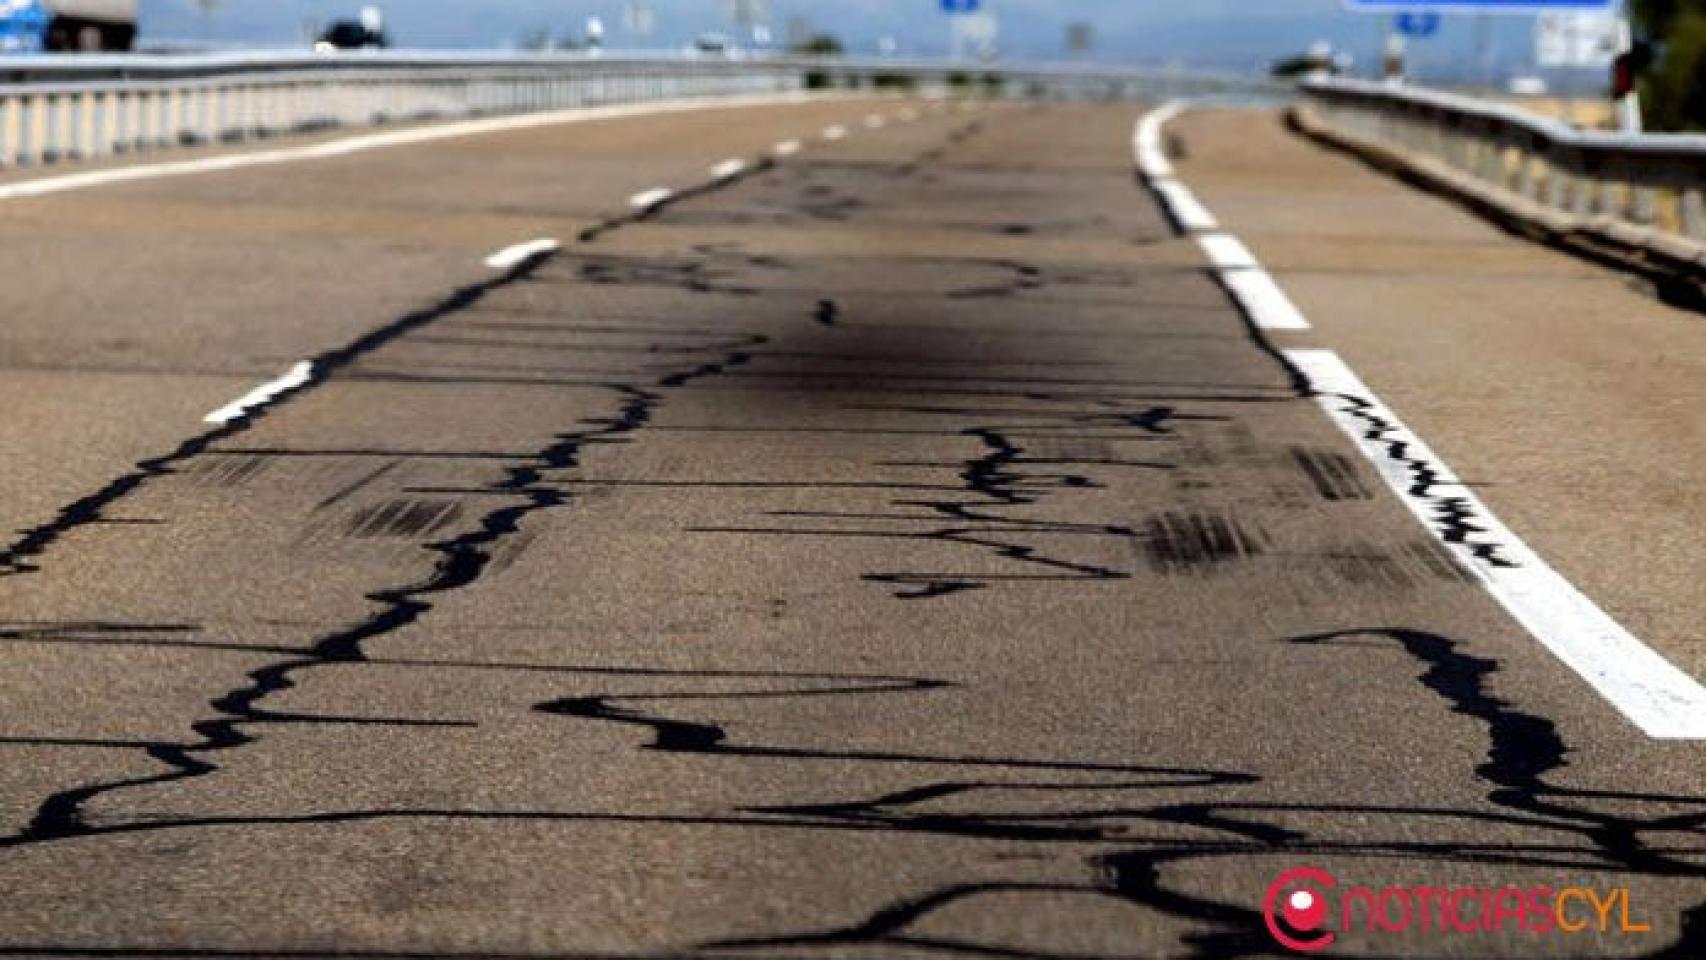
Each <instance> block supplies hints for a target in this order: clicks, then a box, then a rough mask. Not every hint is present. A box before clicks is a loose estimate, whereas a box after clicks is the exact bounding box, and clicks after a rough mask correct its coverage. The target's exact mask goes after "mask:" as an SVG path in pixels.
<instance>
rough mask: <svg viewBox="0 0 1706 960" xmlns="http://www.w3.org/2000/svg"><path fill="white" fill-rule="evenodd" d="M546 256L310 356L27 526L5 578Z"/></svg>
mask: <svg viewBox="0 0 1706 960" xmlns="http://www.w3.org/2000/svg"><path fill="white" fill-rule="evenodd" d="M544 260H545V256H544V255H540V256H534V257H529V258H528V259H527V260H525V261H523V262H521V263H519V264H517V265H516V266H515V267H514V268H512V269H510V270H508V271H506V272H505V273H503V274H502V275H500V276H497V277H494V278H493V279H491V280H487V281H485V282H483V283H477V284H474V285H472V286H468V287H464V288H462V289H460V290H457V291H456V292H455V293H453V294H451V295H450V296H449V297H447V298H445V299H444V300H442V301H440V302H438V303H436V304H434V305H433V306H431V307H428V308H426V309H424V310H419V311H416V312H414V313H410V314H408V315H406V316H403V317H401V318H399V319H397V320H394V321H392V322H391V323H388V324H386V325H385V326H383V327H380V328H378V329H377V330H374V331H372V332H370V333H367V334H365V335H363V336H361V337H360V338H358V339H356V340H354V341H352V342H351V343H348V344H346V345H344V346H342V347H339V348H337V349H335V350H329V351H327V352H325V353H322V354H320V355H319V356H317V357H314V358H313V359H312V360H311V361H309V362H310V364H311V366H312V373H311V374H310V375H309V378H308V379H307V381H305V382H304V383H303V384H302V385H301V386H298V387H294V388H292V389H290V390H286V391H283V392H281V393H279V394H278V395H277V396H276V397H274V398H272V399H271V400H269V401H267V402H266V403H264V404H259V405H256V406H255V407H253V408H250V409H249V410H247V411H246V412H245V413H244V414H243V416H241V417H238V418H236V419H233V420H231V421H229V422H227V423H224V424H221V425H220V426H218V427H215V428H213V429H211V430H208V431H206V432H204V433H201V434H198V435H196V436H194V437H191V438H189V439H188V440H185V441H184V442H182V443H180V444H178V446H177V447H176V448H174V449H173V450H172V451H171V452H169V453H166V454H163V455H161V456H158V457H150V458H148V459H146V460H141V461H138V462H137V463H136V466H135V467H134V469H132V470H130V471H129V472H127V473H124V474H122V475H120V476H118V477H116V478H114V479H113V480H112V481H110V482H108V483H107V484H106V485H105V486H103V487H102V488H101V489H99V490H97V491H95V492H94V493H91V494H89V495H88V496H86V497H83V498H82V499H79V500H77V501H75V502H74V503H71V504H69V505H68V506H65V507H63V508H61V509H60V511H59V513H58V515H57V516H55V517H54V518H53V519H52V520H51V521H49V522H47V523H44V524H42V525H40V526H37V527H34V528H32V529H29V530H26V531H24V532H23V534H22V536H21V537H20V538H19V539H17V540H15V541H13V542H12V543H10V544H8V545H7V546H6V547H5V548H3V549H0V578H4V577H7V576H13V575H16V574H21V573H31V572H34V571H35V570H37V569H38V567H37V566H36V564H35V562H34V561H35V560H37V559H38V558H39V557H40V556H41V555H42V553H44V552H45V551H46V550H48V549H49V548H50V547H52V546H53V545H54V544H55V543H56V542H58V541H59V540H61V539H63V538H64V537H65V535H66V534H68V533H70V532H71V531H73V530H76V529H77V528H79V527H83V526H87V525H90V524H94V523H100V522H104V521H105V520H106V519H107V518H106V515H105V511H107V510H108V509H110V508H111V507H112V506H113V505H114V504H116V503H118V502H119V501H121V500H123V499H124V498H125V497H128V496H129V495H131V494H132V493H135V492H136V491H137V490H138V489H140V488H141V487H143V486H144V485H146V484H147V483H148V482H149V481H151V480H156V479H159V478H161V477H165V476H171V475H173V474H176V473H178V472H180V471H181V470H182V469H183V468H184V466H185V465H186V464H187V463H189V462H190V461H192V460H194V459H195V458H197V457H199V456H201V455H203V454H205V453H207V452H208V451H210V450H212V449H213V447H214V446H215V445H216V444H218V443H220V442H221V441H224V440H228V439H230V438H232V437H235V436H237V435H238V434H241V433H243V432H245V431H247V430H248V429H249V428H250V427H251V426H253V425H254V424H255V423H256V422H257V421H258V420H260V419H261V418H263V417H265V416H266V415H267V414H268V413H269V412H271V411H273V410H275V409H277V408H278V407H280V406H282V405H284V404H286V403H288V402H290V401H291V400H292V399H294V398H295V397H298V396H300V395H302V394H304V393H306V392H308V391H310V390H313V389H314V388H316V387H318V386H320V385H322V384H324V383H325V382H326V381H327V380H329V379H331V377H332V376H333V375H335V374H337V373H338V372H339V371H341V370H344V369H345V368H347V367H349V366H350V365H352V364H354V363H355V362H356V361H358V360H360V359H362V358H363V357H365V356H367V355H369V354H371V353H373V352H374V351H376V350H378V349H379V348H381V347H383V346H385V345H386V344H388V343H391V342H392V341H394V340H396V339H397V338H399V337H401V336H403V335H405V334H407V333H410V332H412V331H415V330H418V329H420V328H421V327H424V326H426V325H428V324H431V323H433V322H434V321H437V320H439V319H440V318H442V317H445V316H449V315H451V314H455V313H459V312H462V311H464V310H468V309H470V308H472V307H473V306H475V305H476V304H478V303H479V302H480V301H482V300H484V299H485V298H486V297H487V296H488V295H490V294H491V293H492V292H494V291H496V290H499V289H502V288H504V287H507V286H510V285H511V284H514V283H517V282H520V281H524V280H526V279H528V278H529V277H531V276H532V275H533V274H534V272H535V271H537V270H538V268H539V265H540V264H541V263H543V262H544Z"/></svg>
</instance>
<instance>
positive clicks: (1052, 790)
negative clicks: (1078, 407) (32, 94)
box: [582, 628, 1706, 960]
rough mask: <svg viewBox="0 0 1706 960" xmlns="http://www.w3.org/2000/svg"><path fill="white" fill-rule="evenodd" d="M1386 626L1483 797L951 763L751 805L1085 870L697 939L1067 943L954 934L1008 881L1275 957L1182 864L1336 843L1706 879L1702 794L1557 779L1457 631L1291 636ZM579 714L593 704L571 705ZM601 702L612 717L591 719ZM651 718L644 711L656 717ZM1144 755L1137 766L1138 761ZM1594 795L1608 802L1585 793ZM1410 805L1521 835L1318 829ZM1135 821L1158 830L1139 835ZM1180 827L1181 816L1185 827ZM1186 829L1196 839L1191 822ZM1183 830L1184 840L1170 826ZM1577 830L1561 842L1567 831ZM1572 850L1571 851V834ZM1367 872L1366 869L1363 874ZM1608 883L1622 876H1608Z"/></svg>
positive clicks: (1676, 956) (1425, 861) (1420, 862)
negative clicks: (1019, 774) (934, 771)
mask: <svg viewBox="0 0 1706 960" xmlns="http://www.w3.org/2000/svg"><path fill="white" fill-rule="evenodd" d="M1365 639H1373V640H1377V641H1378V640H1385V641H1389V642H1390V643H1391V644H1392V646H1393V647H1395V648H1396V649H1398V650H1399V651H1401V652H1402V653H1404V654H1406V655H1407V656H1409V657H1411V658H1412V659H1414V660H1415V661H1416V662H1417V663H1418V664H1420V665H1421V667H1422V672H1421V673H1420V674H1419V676H1418V681H1419V683H1420V684H1421V686H1422V687H1423V688H1424V689H1426V690H1428V691H1430V692H1431V693H1433V694H1434V695H1436V696H1437V697H1439V698H1440V700H1441V701H1442V702H1443V703H1444V705H1445V706H1446V708H1447V709H1449V710H1450V712H1452V713H1454V714H1457V715H1459V716H1462V717H1465V718H1468V719H1470V720H1472V721H1474V722H1475V723H1476V724H1478V725H1479V726H1480V728H1481V729H1482V730H1483V731H1484V734H1485V743H1486V746H1485V751H1484V753H1483V755H1482V760H1481V762H1480V763H1479V764H1478V765H1477V766H1476V767H1475V769H1474V771H1473V772H1474V775H1475V777H1476V778H1477V779H1478V780H1479V781H1480V782H1481V783H1483V784H1485V785H1486V793H1485V801H1486V803H1485V804H1484V805H1481V804H1469V805H1464V806H1460V807H1452V806H1421V805H1417V806H1414V807H1406V806H1400V805H1392V806H1378V805H1356V804H1348V803H1347V804H1333V803H1318V804H1306V803H1296V802H1283V801H1274V802H1265V801H1250V800H1243V799H1240V798H1239V797H1237V796H1236V793H1235V791H1237V790H1238V789H1240V788H1243V787H1247V786H1252V785H1255V784H1258V783H1260V782H1261V780H1260V778H1258V777H1255V776H1253V775H1250V774H1245V773H1236V772H1228V771H1209V770H1189V769H1168V768H1154V769H1151V770H1149V771H1147V772H1146V774H1145V775H1143V776H1140V777H1130V776H1128V777H1125V778H1112V777H1110V778H1108V779H1105V780H1100V781H1098V780H1096V779H1093V778H1088V777H1086V778H1081V779H1075V780H1063V779H1051V780H1048V781H1035V780H1023V779H1016V778H1013V777H1012V776H1009V777H1007V778H1005V779H987V780H976V781H966V780H951V781H930V782H925V783H920V784H917V785H914V786H911V787H908V788H905V789H901V790H891V791H888V792H885V793H883V794H880V795H877V796H874V797H869V798H864V799H852V800H826V801H822V802H818V803H811V804H790V805H786V806H777V807H760V808H753V809H754V810H756V811H757V812H761V813H770V814H773V815H775V816H777V817H779V818H790V819H791V818H800V817H803V818H807V819H808V820H812V819H816V820H820V821H823V822H826V823H834V824H859V825H862V826H880V827H881V828H883V829H886V830H891V831H895V832H901V833H926V834H933V835H938V836H943V837H977V838H989V839H999V840H1004V841H1007V842H1010V843H1013V844H1018V845H1029V846H1033V847H1036V848H1038V849H1041V850H1056V848H1061V849H1062V850H1063V851H1074V850H1077V851H1082V854H1083V856H1084V857H1085V859H1086V863H1087V864H1088V865H1089V866H1090V867H1091V868H1092V869H1091V870H1090V873H1091V877H1090V878H1089V879H1086V880H1082V881H1070V882H1062V881H1046V880H1036V879H1026V878H1024V877H1023V876H1020V875H1018V874H1017V872H1015V875H1014V876H1012V877H1008V878H1002V877H995V878H983V879H979V880H976V881H962V882H956V883H948V884H943V885H940V886H935V887H932V888H929V889H925V890H922V891H920V892H917V893H914V894H912V895H909V896H905V897H902V898H899V899H895V900H891V901H889V902H887V903H884V904H882V905H881V906H879V907H877V908H875V909H873V910H868V911H866V910H860V909H858V908H850V909H849V911H848V912H849V913H853V914H855V916H854V918H853V919H850V920H848V921H846V922H843V923H839V924H835V925H831V926H825V927H820V928H816V929H806V930H801V931H798V932H794V933H787V934H770V935H763V936H749V937H741V938H735V939H725V940H718V941H715V942H711V943H707V944H703V945H702V946H703V947H705V948H709V949H714V950H725V949H763V950H786V949H795V950H798V949H807V950H811V949H813V948H815V949H817V950H827V951H829V952H831V953H837V952H838V951H841V950H847V949H852V948H858V947H864V948H875V949H879V950H880V949H882V948H888V949H892V950H900V949H906V950H910V951H916V952H921V953H924V954H933V955H934V954H939V955H942V956H958V955H989V956H1021V955H1022V956H1027V957H1040V958H1060V960H1064V958H1066V957H1077V956H1082V954H1078V953H1071V952H1055V951H1052V950H1047V949H1038V948H1036V947H1033V946H1023V947H1022V946H1020V945H1019V944H1016V943H1012V942H1008V941H1004V940H1000V939H995V938H992V937H991V936H990V935H985V936H982V937H979V936H976V935H961V936H956V935H952V934H951V933H947V932H944V931H947V930H951V929H952V926H953V924H952V919H951V917H952V916H954V915H956V914H955V913H952V912H950V911H957V915H961V916H963V915H964V912H965V911H966V910H968V909H973V905H974V904H976V903H977V902H978V901H979V900H984V901H986V902H987V903H988V907H987V909H988V910H992V911H993V910H1006V911H1011V910H1013V909H1014V906H1015V898H1024V897H1034V898H1036V903H1037V905H1038V907H1037V908H1038V909H1039V910H1041V909H1047V910H1050V911H1053V912H1055V913H1059V912H1062V911H1067V910H1069V909H1070V907H1069V906H1068V904H1070V903H1071V902H1072V901H1074V900H1095V901H1102V902H1106V903H1110V904H1113V905H1124V906H1128V907H1130V908H1131V909H1132V911H1133V912H1132V914H1131V922H1132V923H1133V924H1134V925H1143V926H1145V927H1146V928H1148V929H1151V930H1154V929H1156V928H1157V926H1156V917H1157V916H1160V917H1166V918H1169V919H1170V920H1171V921H1172V922H1173V923H1174V924H1176V925H1177V927H1178V933H1177V935H1176V936H1177V940H1176V944H1177V946H1178V947H1182V948H1183V950H1184V952H1183V953H1179V954H1175V953H1173V952H1169V953H1168V955H1169V956H1173V955H1180V956H1187V957H1193V958H1203V960H1209V958H1215V960H1223V958H1243V957H1265V956H1271V955H1272V954H1273V950H1274V944H1273V941H1272V940H1271V938H1269V936H1268V935H1267V933H1266V931H1265V930H1264V929H1263V919H1262V917H1261V915H1260V913H1259V912H1258V911H1257V910H1256V909H1255V907H1256V904H1257V903H1258V901H1259V892H1260V891H1259V890H1255V889H1253V890H1252V891H1251V893H1250V895H1249V897H1247V898H1236V899H1221V898H1217V897H1213V896H1207V895H1204V894H1202V893H1198V892H1194V891H1193V881H1192V878H1193V877H1200V876H1201V875H1203V874H1204V872H1205V870H1208V869H1211V868H1209V867H1208V866H1206V864H1210V863H1215V862H1220V861H1237V860H1239V859H1253V860H1257V861H1259V862H1260V863H1262V864H1290V863H1308V862H1321V861H1322V860H1323V859H1324V858H1328V857H1333V858H1343V859H1345V860H1348V861H1352V862H1362V863H1365V864H1379V863H1381V862H1383V861H1392V862H1396V863H1400V864H1402V866H1403V871H1404V872H1405V875H1406V876H1408V875H1410V874H1413V875H1414V877H1415V878H1424V877H1425V878H1430V879H1439V878H1441V877H1442V875H1445V876H1448V875H1449V873H1450V871H1451V870H1452V869H1453V868H1454V867H1456V868H1463V869H1477V868H1479V869H1486V868H1488V867H1492V868H1495V869H1498V870H1501V871H1504V872H1505V873H1506V875H1507V876H1508V875H1509V871H1511V870H1513V869H1517V868H1527V869H1531V870H1546V871H1554V872H1561V873H1562V874H1563V875H1565V876H1568V877H1579V876H1580V875H1581V873H1582V872H1583V871H1588V872H1590V873H1593V874H1610V875H1614V876H1618V877H1620V878H1625V877H1628V876H1644V877H1669V878H1684V879H1693V878H1706V867H1702V866H1701V865H1700V864H1699V863H1698V862H1694V861H1693V860H1691V858H1692V857H1695V856H1697V854H1698V849H1697V848H1690V847H1689V846H1688V845H1687V844H1683V843H1675V842H1666V843H1664V844H1663V845H1660V844H1658V843H1655V842H1654V840H1655V839H1656V838H1660V837H1663V838H1666V839H1667V841H1668V840H1669V839H1670V838H1673V837H1675V836H1676V835H1678V834H1683V835H1688V836H1695V837H1698V836H1699V835H1700V834H1701V833H1702V832H1703V828H1706V802H1703V801H1702V800H1700V799H1699V798H1695V797H1682V796H1663V795H1657V794H1642V793H1633V792H1610V791H1597V790H1578V789H1570V788H1565V787H1558V786H1554V785H1553V784H1551V783H1549V782H1548V779H1547V778H1548V777H1550V776H1555V775H1558V774H1560V773H1561V772H1562V771H1563V770H1564V769H1566V767H1567V765H1568V756H1569V753H1570V750H1569V748H1568V746H1567V745H1566V744H1565V742H1564V740H1563V739H1562V737H1561V736H1560V735H1559V733H1558V731H1557V729H1556V727H1555V726H1554V724H1553V723H1552V722H1551V721H1549V720H1547V719H1545V718H1543V717H1540V716H1538V715H1535V714H1531V713H1527V712H1524V711H1522V710H1519V709H1517V708H1516V707H1514V706H1513V705H1512V704H1510V703H1509V702H1508V701H1506V700H1503V699H1501V698H1499V697H1497V696H1494V695H1493V694H1492V693H1491V692H1490V691H1489V689H1488V687H1489V684H1490V683H1491V681H1492V680H1493V678H1494V677H1495V676H1496V675H1497V674H1498V672H1499V669H1500V668H1499V665H1498V664H1497V662H1496V661H1493V660H1489V659H1486V658H1483V657H1478V656H1475V655H1473V654H1470V653H1467V652H1466V651H1465V649H1464V648H1465V646H1466V644H1465V643H1464V642H1463V641H1460V640H1455V639H1452V638H1449V637H1445V636H1441V635H1439V634H1434V633H1428V632H1425V631H1419V630H1409V629H1401V628H1389V629H1381V628H1375V629H1367V630H1347V631H1342V632H1336V633H1330V634H1318V635H1306V636H1297V637H1291V638H1287V640H1286V642H1288V643H1291V644H1297V645H1301V646H1325V647H1332V648H1335V649H1336V651H1338V652H1337V654H1336V655H1340V656H1357V655H1366V654H1365V653H1364V652H1365V651H1371V650H1379V649H1381V645H1380V644H1378V643H1377V644H1368V643H1361V642H1357V641H1359V640H1365ZM582 716H587V717H588V718H591V717H590V715H589V714H582ZM602 719H610V718H602ZM655 719H656V718H654V720H655ZM1140 770H1141V768H1139V767H1134V768H1133V769H1132V773H1134V774H1136V773H1138V772H1139V771H1140ZM1185 789H1191V790H1204V791H1207V790H1213V791H1217V793H1216V795H1215V797H1214V799H1200V800H1187V801H1179V800H1176V799H1168V800H1165V801H1162V802H1156V803H1152V804H1146V803H1144V802H1142V801H1141V800H1140V799H1139V798H1140V797H1141V796H1142V794H1143V793H1144V792H1147V791H1172V792H1173V794H1172V795H1174V796H1176V794H1177V791H1180V790H1185ZM1027 794H1035V795H1037V796H1038V797H1039V798H1044V797H1046V798H1061V797H1073V796H1081V797H1082V798H1083V800H1082V802H1081V803H1080V804H1077V805H1073V806H1069V807H1065V808H1062V807H1061V806H1059V805H1058V804H1051V803H1040V804H1039V805H1038V806H1037V807H1036V808H1034V809H1032V810H1029V811H1027V810H1026V809H1025V808H1024V806H1023V805H1022V804H1020V803H1019V802H1018V798H1022V797H1024V796H1026V795H1027ZM1596 802H1597V803H1600V804H1603V805H1604V806H1605V809H1596V808H1595V804H1596ZM1638 803H1649V804H1658V805H1663V806H1667V807H1671V808H1681V809H1682V811H1683V812H1680V813H1674V814H1661V815H1653V816H1646V817H1642V816H1635V815H1628V814H1623V813H1619V812H1614V811H1616V810H1618V809H1619V808H1622V809H1627V808H1628V807H1629V806H1630V805H1633V804H1638ZM1411 818H1414V819H1416V820H1419V821H1423V822H1432V823H1434V824H1436V825H1437V824H1438V823H1439V822H1440V821H1442V820H1443V821H1456V822H1459V823H1461V824H1463V825H1464V826H1466V827H1479V828H1483V829H1485V828H1486V827H1487V826H1489V825H1493V824H1497V825H1502V826H1504V827H1506V828H1507V829H1510V830H1513V831H1516V832H1517V833H1518V834H1519V835H1522V836H1524V837H1526V838H1528V839H1524V840H1519V841H1515V842H1501V841H1497V840H1495V841H1490V842H1487V841H1479V840H1473V839H1461V838H1460V835H1459V834H1456V833H1449V834H1447V833H1441V831H1439V830H1438V829H1437V826H1436V828H1435V829H1434V830H1433V831H1431V833H1430V834H1429V835H1428V836H1423V837H1420V838H1418V837H1416V836H1415V834H1414V831H1413V830H1409V829H1404V830H1400V831H1398V832H1395V833H1393V834H1392V835H1391V836H1390V837H1389V838H1388V837H1383V836H1376V837H1373V838H1370V837H1369V836H1368V835H1367V833H1366V830H1365V829H1363V828H1360V827H1359V828H1356V829H1354V830H1353V831H1352V832H1351V833H1349V834H1348V835H1347V836H1346V837H1345V838H1340V837H1338V836H1334V835H1332V834H1329V833H1327V831H1328V830H1329V829H1330V828H1331V827H1332V825H1333V824H1334V823H1336V822H1339V821H1341V820H1349V821H1350V822H1353V823H1357V824H1371V823H1380V822H1382V821H1386V820H1394V821H1397V822H1400V823H1404V822H1407V821H1408V820H1410V819H1411ZM1144 827H1149V828H1151V830H1153V834H1145V833H1143V832H1141V831H1142V829H1143V828H1144ZM1181 830H1184V831H1186V832H1184V833H1181ZM1193 834H1194V835H1195V839H1190V837H1191V836H1192V835H1193ZM1182 838H1183V839H1182ZM1566 840H1571V841H1575V844H1576V845H1575V846H1574V847H1571V846H1566V845H1565V843H1564V841H1566ZM1572 850H1574V851H1577V852H1579V856H1578V857H1576V858H1574V859H1572V858H1569V857H1568V856H1567V851H1572ZM1364 879H1367V878H1366V877H1365V878H1364ZM1619 882H1627V881H1626V880H1620V881H1619ZM1702 946H1706V905H1696V906H1694V907H1691V908H1689V909H1688V910H1687V911H1686V912H1685V914H1684V916H1683V918H1682V924H1681V929H1680V932H1679V933H1678V935H1677V939H1676V940H1675V941H1673V942H1671V943H1667V944H1662V945H1660V946H1657V947H1655V948H1654V949H1651V950H1649V951H1646V952H1644V953H1642V954H1641V955H1642V956H1645V957H1650V958H1669V960H1683V958H1694V957H1698V956H1700V955H1701V954H1700V953H1699V950H1700V948H1701V947H1702ZM1335 955H1347V956H1371V955H1370V954H1367V953H1363V952H1361V951H1359V950H1357V949H1356V947H1355V946H1354V945H1352V944H1340V945H1339V946H1338V947H1335Z"/></svg>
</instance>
